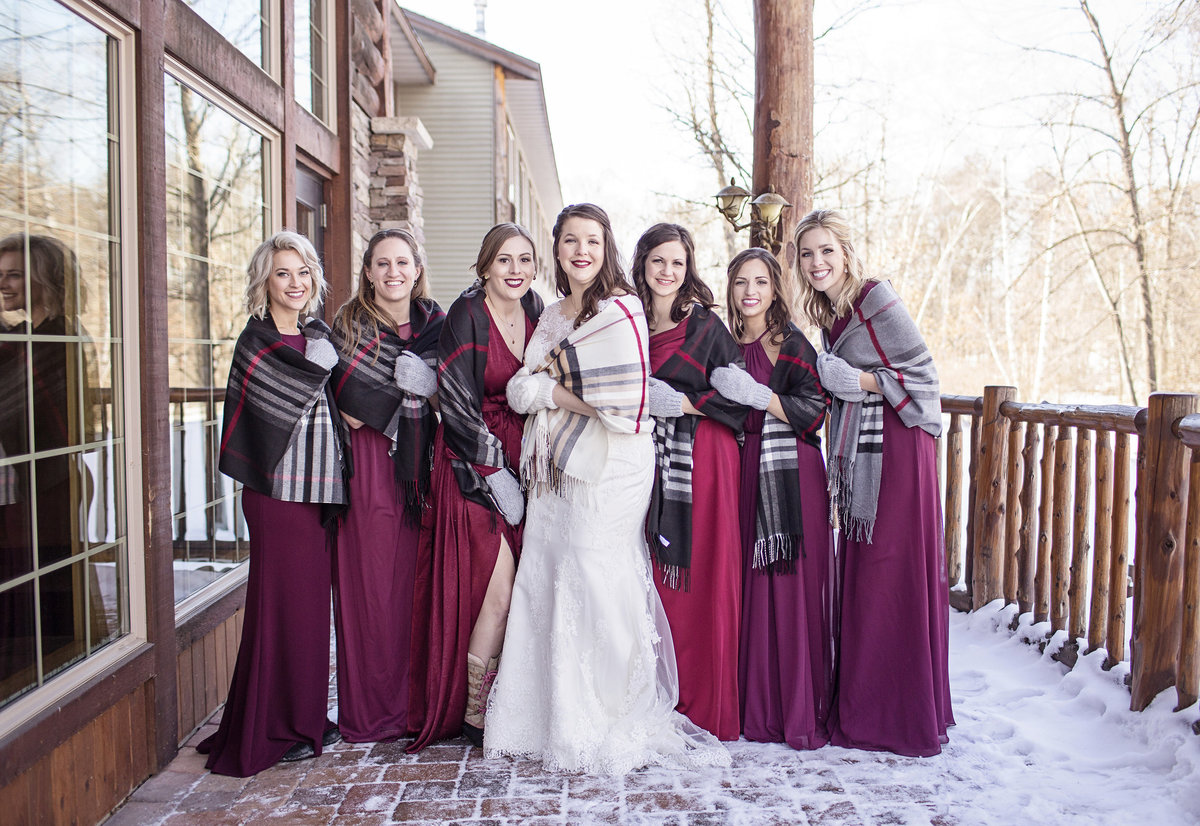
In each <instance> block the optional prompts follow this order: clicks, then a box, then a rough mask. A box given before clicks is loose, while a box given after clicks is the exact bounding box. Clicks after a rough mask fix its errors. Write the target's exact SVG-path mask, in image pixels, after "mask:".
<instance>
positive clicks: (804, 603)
mask: <svg viewBox="0 0 1200 826" xmlns="http://www.w3.org/2000/svg"><path fill="white" fill-rule="evenodd" d="M791 306H792V303H791V291H790V290H789V289H788V283H787V282H786V281H785V280H784V278H783V271H782V269H781V268H780V266H779V262H778V261H776V260H775V257H774V256H773V255H771V254H770V253H769V252H767V251H766V250H764V249H758V248H755V249H748V250H743V251H742V252H740V253H738V254H737V255H736V256H734V258H733V260H732V261H730V262H729V284H728V289H727V292H726V309H727V311H728V313H729V319H730V321H731V326H732V328H733V335H734V338H736V339H737V341H738V342H739V343H740V345H741V349H742V355H743V358H744V359H745V364H746V370H745V371H743V370H742V369H740V368H738V367H723V368H718V369H716V370H714V371H713V372H712V383H713V387H715V388H717V390H718V391H719V392H720V393H721V394H722V395H724V396H726V397H727V398H730V399H733V400H735V401H739V402H742V403H743V404H747V405H749V406H750V407H752V408H754V409H753V410H752V411H751V412H750V415H749V416H747V417H746V432H745V443H744V445H743V447H742V472H741V497H740V500H741V507H740V511H741V517H742V548H743V568H742V572H743V573H742V581H743V586H742V628H741V656H740V662H739V664H738V677H739V682H738V687H739V689H740V691H741V702H742V732H743V733H744V734H745V735H746V739H748V740H755V741H758V742H769V743H779V742H783V743H787V744H788V745H789V746H791V747H792V748H794V749H815V748H820V747H821V746H823V745H825V743H826V742H828V740H829V732H828V728H827V725H826V721H827V719H828V716H829V706H830V700H831V695H832V693H833V617H834V598H835V596H836V594H835V589H834V581H833V575H834V567H833V531H832V530H831V529H830V526H829V498H828V496H827V494H826V492H825V463H824V460H823V459H822V457H821V449H820V428H821V423H822V422H823V421H824V419H825V408H826V406H827V405H828V403H829V399H828V397H827V396H826V395H825V392H824V391H823V390H822V389H821V385H820V383H819V382H818V381H817V371H816V366H815V363H816V352H815V351H814V350H813V347H812V345H811V344H809V343H808V340H807V339H806V338H805V337H804V335H803V334H802V333H801V332H800V330H799V329H798V328H797V327H796V325H795V324H793V323H792V321H791Z"/></svg>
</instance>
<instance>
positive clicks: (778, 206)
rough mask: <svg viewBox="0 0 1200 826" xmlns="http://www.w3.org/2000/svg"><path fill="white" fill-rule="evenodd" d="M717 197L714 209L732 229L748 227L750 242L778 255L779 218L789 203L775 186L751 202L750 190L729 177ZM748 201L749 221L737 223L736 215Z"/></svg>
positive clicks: (739, 215)
mask: <svg viewBox="0 0 1200 826" xmlns="http://www.w3.org/2000/svg"><path fill="white" fill-rule="evenodd" d="M716 199H717V210H718V211H720V213H721V214H722V215H724V216H725V220H726V221H728V222H729V223H730V224H732V225H733V231H734V232H741V231H742V230H744V229H746V228H747V227H749V228H750V243H751V244H755V245H756V246H760V247H762V248H763V249H766V250H770V251H771V254H772V255H776V256H777V255H779V250H780V248H781V247H782V244H781V243H780V239H779V219H780V217H781V216H782V215H783V208H784V207H789V206H791V204H789V203H788V202H787V199H785V198H784V197H783V196H782V195H779V194H777V193H776V192H775V191H774V188H768V189H767V191H766V192H764V193H762V194H761V195H759V196H758V197H757V198H755V199H754V200H753V201H751V200H750V192H749V191H748V190H746V189H743V188H742V187H740V186H738V185H737V183H736V182H735V181H734V180H733V179H732V178H730V179H729V186H727V187H724V188H723V189H722V190H721V191H720V192H718V193H717V194H716ZM747 201H750V220H749V221H747V222H746V223H744V224H739V223H738V218H740V217H741V215H742V211H743V210H744V209H745V208H746V202H747Z"/></svg>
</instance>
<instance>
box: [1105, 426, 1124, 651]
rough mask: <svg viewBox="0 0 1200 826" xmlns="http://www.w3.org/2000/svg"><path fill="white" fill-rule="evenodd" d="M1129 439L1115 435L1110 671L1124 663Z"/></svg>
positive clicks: (1109, 578) (1109, 607)
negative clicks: (1118, 664)
mask: <svg viewBox="0 0 1200 826" xmlns="http://www.w3.org/2000/svg"><path fill="white" fill-rule="evenodd" d="M1129 464H1130V460H1129V436H1128V435H1127V434H1125V433H1118V434H1117V448H1116V458H1115V459H1114V461H1113V465H1114V468H1113V526H1112V567H1111V568H1110V571H1109V575H1108V590H1109V597H1108V632H1107V633H1106V634H1105V636H1106V637H1107V638H1108V659H1107V660H1105V661H1104V665H1105V667H1106V668H1112V667H1113V666H1114V665H1116V664H1117V663H1119V662H1121V661H1122V660H1124V659H1125V614H1126V608H1125V601H1126V600H1127V599H1128V598H1129V594H1128V589H1129V584H1128V583H1129Z"/></svg>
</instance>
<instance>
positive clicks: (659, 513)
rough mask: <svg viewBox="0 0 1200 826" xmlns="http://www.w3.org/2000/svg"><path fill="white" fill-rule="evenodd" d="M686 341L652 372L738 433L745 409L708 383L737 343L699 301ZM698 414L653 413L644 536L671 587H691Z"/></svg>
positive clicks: (733, 355)
mask: <svg viewBox="0 0 1200 826" xmlns="http://www.w3.org/2000/svg"><path fill="white" fill-rule="evenodd" d="M682 323H683V324H684V325H685V327H684V339H683V344H682V346H680V348H679V350H678V351H677V352H675V353H674V354H673V355H672V356H671V357H670V358H668V359H667V360H666V361H665V362H663V364H662V365H661V366H660V367H659V368H658V370H656V371H655V372H654V374H653V375H654V377H655V378H656V379H660V380H661V381H664V382H666V383H667V384H669V385H670V386H671V387H672V388H673V389H675V390H677V391H679V392H680V393H683V394H684V395H685V396H687V399H688V401H690V402H691V403H692V405H693V406H694V407H695V408H696V409H697V410H699V411H700V412H701V413H703V414H704V415H705V416H707V417H708V418H710V419H712V420H713V421H714V422H719V423H720V424H723V425H725V426H727V427H729V428H730V429H731V430H733V431H734V432H735V433H740V432H741V430H742V422H743V421H744V420H745V418H746V412H747V408H746V407H744V406H743V405H740V404H737V403H735V402H731V401H730V400H729V399H727V398H725V397H724V396H722V395H720V394H719V393H717V391H716V390H713V389H712V386H711V385H710V384H709V383H708V375H709V373H711V372H712V370H713V369H714V368H717V367H725V366H726V365H728V364H731V363H733V362H736V361H738V359H739V353H738V347H737V343H736V342H734V340H733V336H731V335H730V334H729V330H728V329H727V328H726V327H725V325H724V324H723V323H722V322H721V319H720V318H718V317H717V314H716V313H714V312H713V311H712V310H710V309H708V308H707V307H703V306H701V305H699V304H697V305H695V306H693V307H692V311H691V313H690V314H689V315H688V317H687V318H686V319H684V321H683V322H682ZM699 423H700V417H699V416H693V415H683V416H678V417H675V418H666V417H657V416H656V417H655V419H654V453H655V458H656V459H657V463H658V473H657V475H656V476H655V479H654V490H653V492H652V493H651V494H650V512H649V516H648V517H647V519H646V539H647V541H648V542H649V544H650V551H651V553H652V554H653V555H654V560H655V562H656V564H657V566H658V568H659V570H660V571H661V576H662V580H663V583H664V584H666V585H668V586H669V587H671V588H679V587H680V586H682V587H684V588H685V589H686V588H687V587H688V581H689V579H690V571H691V565H692V445H693V444H694V442H695V439H696V428H697V426H698V425H699Z"/></svg>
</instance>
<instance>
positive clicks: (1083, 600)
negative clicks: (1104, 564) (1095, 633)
mask: <svg viewBox="0 0 1200 826" xmlns="http://www.w3.org/2000/svg"><path fill="white" fill-rule="evenodd" d="M1076 431H1077V436H1076V439H1075V525H1074V528H1075V542H1074V544H1073V545H1072V550H1071V587H1070V594H1071V640H1077V639H1079V638H1080V637H1086V636H1087V602H1088V599H1087V595H1088V567H1087V564H1088V556H1089V554H1090V553H1091V550H1092V543H1091V531H1090V530H1088V511H1089V510H1091V507H1092V487H1091V485H1092V431H1091V430H1089V429H1088V428H1086V427H1080V428H1077V429H1076Z"/></svg>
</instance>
